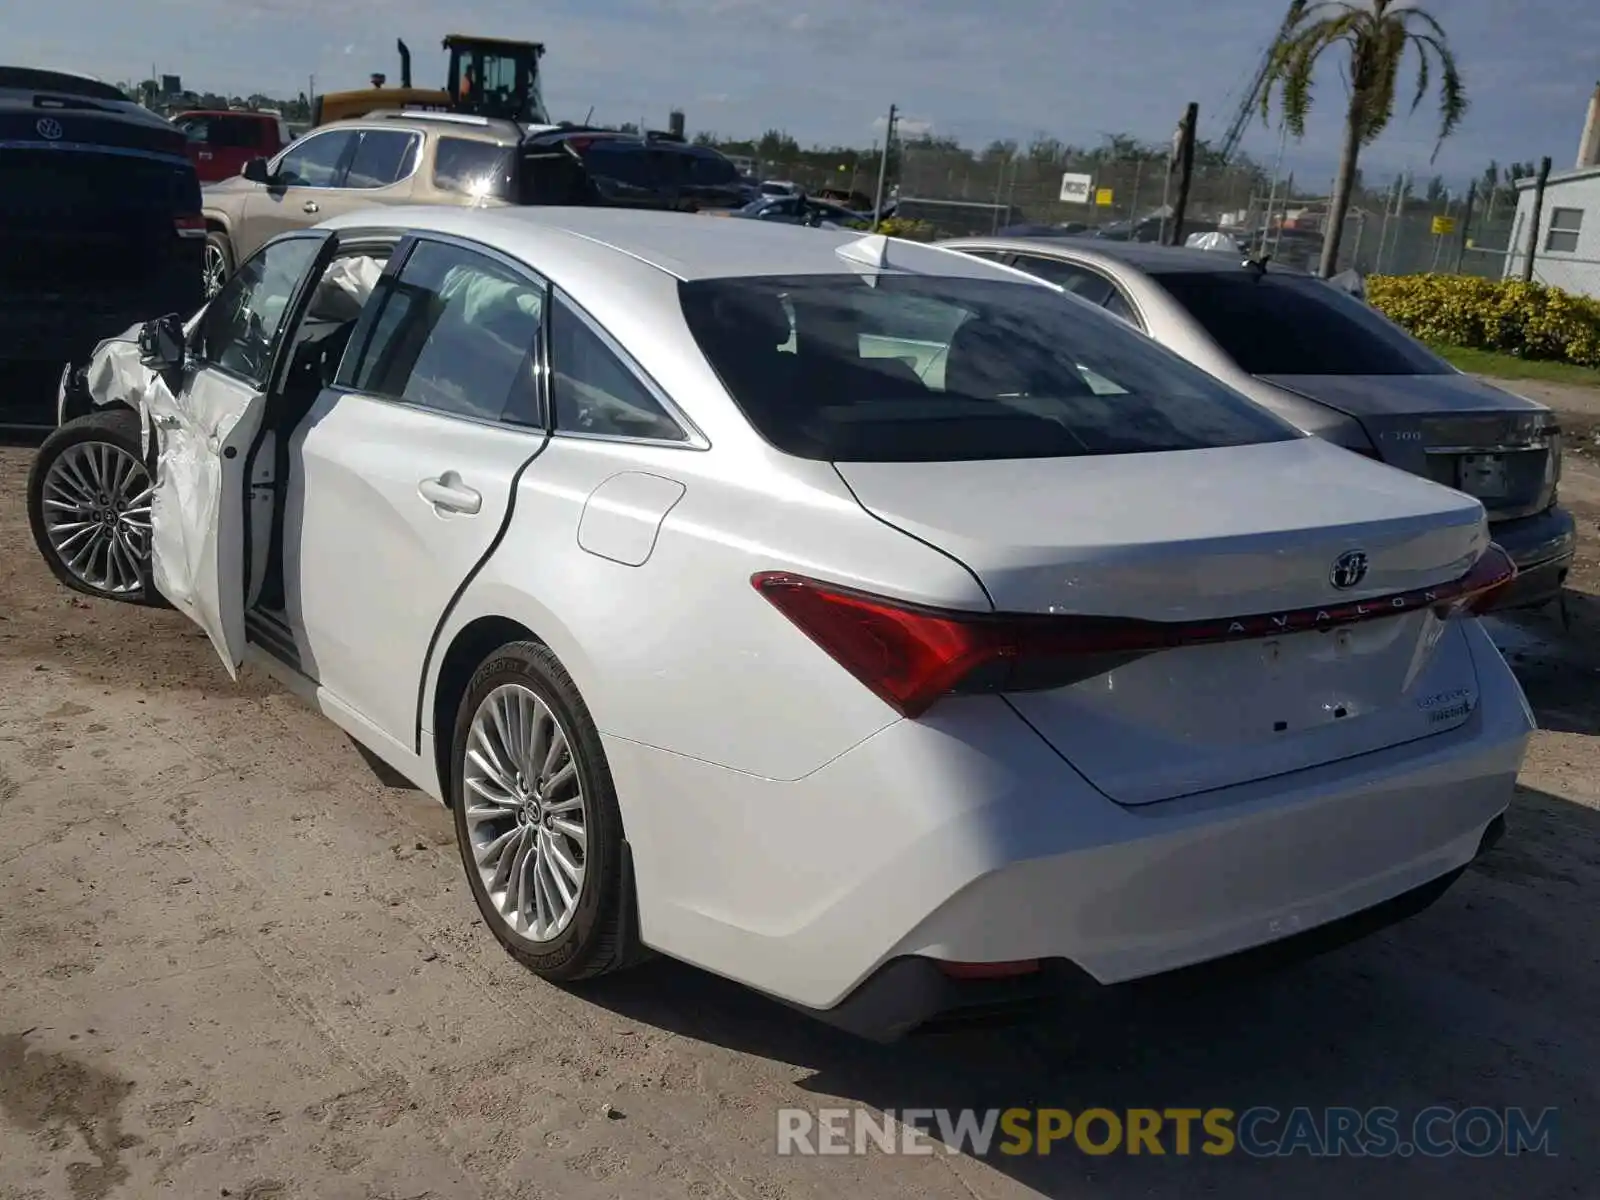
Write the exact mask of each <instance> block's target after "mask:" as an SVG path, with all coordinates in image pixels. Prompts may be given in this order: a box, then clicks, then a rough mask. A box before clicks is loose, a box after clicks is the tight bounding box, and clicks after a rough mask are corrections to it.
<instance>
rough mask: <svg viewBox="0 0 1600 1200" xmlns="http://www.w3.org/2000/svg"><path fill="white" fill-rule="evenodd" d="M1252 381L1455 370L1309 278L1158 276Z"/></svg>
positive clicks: (1352, 301) (1250, 273) (1239, 273)
mask: <svg viewBox="0 0 1600 1200" xmlns="http://www.w3.org/2000/svg"><path fill="white" fill-rule="evenodd" d="M1155 279H1156V282H1157V283H1159V284H1160V285H1161V286H1162V287H1164V288H1165V289H1166V290H1167V291H1168V292H1169V293H1171V295H1172V296H1173V298H1174V299H1176V300H1177V302H1178V303H1179V304H1181V305H1182V306H1183V307H1184V309H1186V310H1187V311H1188V313H1189V315H1190V316H1192V317H1194V319H1195V320H1196V321H1198V322H1199V323H1200V325H1201V327H1202V328H1203V329H1204V330H1205V331H1206V332H1207V333H1208V334H1210V335H1211V338H1212V340H1213V341H1215V342H1216V343H1217V345H1218V346H1220V347H1221V348H1222V351H1223V353H1225V354H1226V355H1227V356H1228V357H1229V358H1231V359H1233V361H1234V362H1236V363H1238V364H1239V367H1240V369H1241V370H1243V371H1245V372H1246V373H1247V374H1250V375H1446V374H1449V373H1450V371H1451V368H1450V366H1449V364H1447V363H1446V362H1444V360H1442V359H1440V358H1438V357H1437V356H1435V355H1434V354H1433V353H1432V352H1430V351H1429V350H1428V349H1427V347H1425V346H1423V345H1422V344H1421V343H1420V342H1417V341H1414V340H1413V339H1412V338H1411V337H1410V336H1408V335H1407V334H1405V333H1403V332H1402V331H1401V330H1400V329H1399V328H1398V327H1397V326H1395V325H1392V324H1390V323H1389V322H1388V321H1387V320H1385V319H1384V318H1383V317H1382V316H1380V315H1379V314H1378V313H1377V312H1375V311H1374V310H1373V309H1371V308H1369V307H1367V305H1365V304H1363V303H1362V302H1361V301H1359V300H1357V299H1355V298H1354V297H1353V296H1347V295H1345V294H1344V293H1343V292H1341V291H1339V290H1337V289H1336V288H1332V287H1329V286H1328V285H1327V284H1326V283H1323V282H1322V281H1321V280H1320V279H1314V278H1312V277H1310V276H1305V275H1278V274H1271V273H1268V274H1265V275H1262V274H1258V273H1256V272H1253V271H1229V272H1217V273H1215V274H1212V273H1208V272H1199V271H1197V272H1192V273H1191V272H1173V273H1172V274H1162V275H1157V276H1155Z"/></svg>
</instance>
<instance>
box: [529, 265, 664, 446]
mask: <svg viewBox="0 0 1600 1200" xmlns="http://www.w3.org/2000/svg"><path fill="white" fill-rule="evenodd" d="M550 395H551V398H552V400H553V402H554V404H555V410H556V428H557V429H558V430H561V431H564V432H567V433H585V434H590V435H592V436H598V437H625V438H646V439H649V440H652V441H666V442H682V441H687V440H688V435H687V434H685V433H684V431H683V430H682V429H681V428H680V427H679V425H678V423H677V422H676V421H674V420H673V419H672V418H671V417H670V416H668V415H667V411H666V409H665V407H664V406H663V405H662V403H661V401H660V400H658V399H657V398H656V396H655V394H654V393H653V392H652V391H651V390H650V388H649V386H648V385H646V384H645V382H644V380H643V379H642V378H640V375H639V372H638V371H637V370H636V369H635V368H634V367H633V366H632V365H631V364H630V363H628V362H626V361H624V359H623V357H622V353H621V351H620V350H619V349H617V348H616V347H614V346H613V345H612V344H611V343H610V339H608V338H606V337H604V336H603V335H602V334H601V333H600V331H599V330H598V329H597V328H596V327H595V326H594V325H593V324H591V323H590V321H589V320H588V318H586V317H585V316H584V315H583V314H582V313H580V312H579V311H578V310H577V309H576V308H575V307H574V306H573V305H572V303H571V301H569V300H568V299H567V298H566V297H565V296H563V295H562V294H561V293H560V292H557V293H556V295H555V302H554V304H553V306H552V307H551V309H550Z"/></svg>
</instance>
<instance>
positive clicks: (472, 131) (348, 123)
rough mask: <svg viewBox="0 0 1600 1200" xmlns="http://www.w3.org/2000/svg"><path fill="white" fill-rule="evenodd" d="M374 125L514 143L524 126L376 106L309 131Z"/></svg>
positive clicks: (494, 119)
mask: <svg viewBox="0 0 1600 1200" xmlns="http://www.w3.org/2000/svg"><path fill="white" fill-rule="evenodd" d="M374 124H379V125H394V126H397V127H403V126H406V125H410V126H412V129H411V132H413V133H435V134H438V135H439V136H440V137H460V138H467V139H470V140H472V141H480V142H495V143H497V144H499V145H506V146H509V145H515V144H516V143H518V142H520V141H521V140H522V136H523V134H522V128H521V127H520V126H519V125H518V124H517V123H516V122H515V121H507V120H504V119H501V118H498V117H474V116H468V115H466V114H463V113H435V112H424V111H420V110H416V109H377V110H375V111H373V112H370V113H367V114H366V115H365V116H361V117H343V118H341V119H340V120H337V121H329V122H327V123H326V124H324V125H317V126H314V127H312V128H311V129H308V130H306V133H307V134H308V135H309V134H313V133H321V132H322V131H323V130H324V129H354V128H362V129H371V128H372V126H373V125H374Z"/></svg>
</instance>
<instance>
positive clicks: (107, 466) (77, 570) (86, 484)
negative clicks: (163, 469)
mask: <svg viewBox="0 0 1600 1200" xmlns="http://www.w3.org/2000/svg"><path fill="white" fill-rule="evenodd" d="M154 491H155V485H154V484H153V483H152V482H151V480H150V473H149V472H148V471H146V470H145V467H144V464H143V463H142V462H140V461H139V460H138V459H137V458H136V457H134V456H133V455H132V454H130V453H129V452H128V451H126V450H124V449H123V448H122V447H121V446H117V445H114V444H112V443H110V442H75V443H73V444H72V445H70V446H68V447H67V448H66V449H65V450H63V451H62V452H61V453H60V454H58V455H57V456H56V458H55V461H54V462H52V463H51V464H50V468H49V470H48V471H47V472H46V474H45V478H44V488H43V493H44V495H43V508H44V512H43V519H44V527H45V533H46V535H47V536H48V537H49V539H50V546H51V548H52V549H53V550H54V551H55V553H56V557H57V558H58V559H59V560H60V562H61V564H62V566H64V567H65V568H66V569H67V572H68V574H70V575H71V576H72V577H73V578H74V579H76V580H78V581H79V582H80V583H83V584H85V585H87V586H88V587H90V588H92V589H93V590H94V591H97V592H100V593H101V594H102V595H107V596H127V595H132V594H134V593H137V592H139V591H140V590H141V589H142V588H143V587H144V565H145V562H146V560H148V559H149V557H150V497H151V493H152V492H154Z"/></svg>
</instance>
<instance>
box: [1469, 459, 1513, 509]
mask: <svg viewBox="0 0 1600 1200" xmlns="http://www.w3.org/2000/svg"><path fill="white" fill-rule="evenodd" d="M1456 486H1457V488H1459V489H1460V490H1461V491H1463V492H1465V493H1467V495H1469V496H1476V497H1477V498H1478V499H1480V500H1503V499H1505V497H1506V496H1507V494H1508V493H1509V491H1510V487H1509V482H1508V480H1507V477H1506V458H1505V455H1503V454H1463V455H1462V456H1461V458H1460V459H1459V460H1458V462H1457V464H1456Z"/></svg>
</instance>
